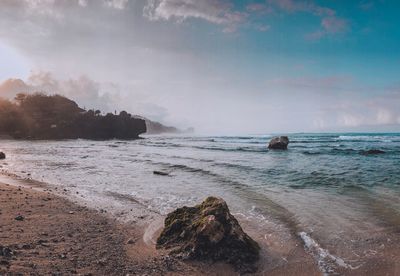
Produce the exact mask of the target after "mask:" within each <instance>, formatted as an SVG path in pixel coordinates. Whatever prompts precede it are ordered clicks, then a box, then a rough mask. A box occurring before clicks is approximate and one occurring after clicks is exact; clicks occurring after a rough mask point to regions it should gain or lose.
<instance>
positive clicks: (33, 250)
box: [0, 173, 321, 275]
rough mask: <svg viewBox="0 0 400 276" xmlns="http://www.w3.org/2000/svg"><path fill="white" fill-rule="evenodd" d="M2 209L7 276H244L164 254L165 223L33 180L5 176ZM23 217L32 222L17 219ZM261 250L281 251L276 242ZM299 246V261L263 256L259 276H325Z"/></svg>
mask: <svg viewBox="0 0 400 276" xmlns="http://www.w3.org/2000/svg"><path fill="white" fill-rule="evenodd" d="M0 206H1V208H0V210H1V212H0V218H1V220H0V246H3V247H4V248H8V249H10V250H11V251H12V256H11V257H10V258H9V257H6V256H0V260H1V262H0V274H1V273H18V272H22V273H33V274H38V275H39V274H48V273H53V272H56V273H60V274H63V273H67V274H71V273H72V274H80V275H126V274H131V275H132V274H133V275H136V274H145V275H146V274H147V275H160V273H161V274H163V275H238V273H237V272H235V271H234V270H233V268H232V267H231V266H230V265H227V264H222V263H214V264H210V263H206V262H205V263H202V262H195V261H182V260H178V259H175V258H172V257H170V256H167V252H165V251H163V250H156V249H155V237H156V236H157V234H158V233H159V232H160V230H161V227H162V223H163V220H161V221H160V220H154V218H150V217H147V216H142V219H141V220H132V219H127V216H124V215H123V214H122V215H121V214H118V212H117V213H115V212H114V213H113V212H107V211H106V210H103V209H100V208H95V206H87V205H86V204H84V201H82V200H79V198H78V199H77V200H76V201H75V200H74V199H73V198H72V197H71V195H68V194H67V192H65V191H64V190H62V189H61V191H60V189H57V187H53V186H51V185H50V184H47V183H42V182H39V181H35V180H32V179H30V178H27V179H23V178H20V177H18V176H16V175H13V174H10V173H7V174H4V173H2V174H0ZM142 207H143V206H142ZM136 211H137V213H141V211H140V210H136ZM18 215H22V216H23V217H24V219H23V220H22V221H17V220H15V218H16V217H17V216H18ZM162 218H163V217H162ZM239 220H240V218H239ZM98 228H100V229H98ZM244 228H248V227H244ZM245 230H247V229H245ZM249 233H251V234H254V235H255V234H256V233H253V232H252V230H251V229H249ZM93 241H95V242H94V243H93ZM258 241H259V240H258ZM261 246H262V248H266V247H267V246H268V247H271V248H274V250H273V251H276V250H278V247H280V245H278V244H274V243H273V242H272V243H271V242H267V243H263V244H261ZM296 247H297V248H296V250H295V251H296V252H294V253H293V252H291V255H292V257H293V258H294V259H293V260H291V259H289V260H287V259H282V258H280V257H279V256H276V254H275V253H273V252H272V251H270V250H267V251H268V252H267V251H266V250H262V252H261V260H262V261H260V264H259V270H258V272H257V273H256V275H263V273H268V274H269V275H282V274H285V275H299V274H298V273H299V271H301V273H302V274H300V275H321V273H320V271H319V270H318V268H317V266H316V265H315V264H314V262H313V259H312V257H311V256H309V255H308V254H305V252H304V251H303V250H302V247H301V246H297V245H296ZM83 249H85V250H83ZM89 249H90V250H89ZM279 250H280V251H281V250H282V248H280V249H279ZM279 250H278V251H279ZM284 250H285V251H287V250H288V248H286V249H284ZM93 253H94V254H93ZM117 256H118V257H117ZM289 262H290V263H289ZM103 273H104V274H103Z"/></svg>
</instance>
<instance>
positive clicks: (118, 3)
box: [104, 0, 129, 10]
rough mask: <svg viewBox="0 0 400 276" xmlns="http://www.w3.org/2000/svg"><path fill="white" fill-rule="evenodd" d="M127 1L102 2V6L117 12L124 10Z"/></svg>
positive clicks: (111, 0)
mask: <svg viewBox="0 0 400 276" xmlns="http://www.w3.org/2000/svg"><path fill="white" fill-rule="evenodd" d="M128 1H129V0H104V4H105V5H106V6H107V7H110V8H114V9H117V10H123V9H125V7H126V5H127V4H128Z"/></svg>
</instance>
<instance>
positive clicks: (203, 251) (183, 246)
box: [157, 197, 260, 272]
mask: <svg viewBox="0 0 400 276" xmlns="http://www.w3.org/2000/svg"><path fill="white" fill-rule="evenodd" d="M164 226H165V227H164V229H163V231H162V233H161V234H160V236H159V237H158V239H157V248H166V249H173V250H172V251H171V254H175V255H178V256H181V257H183V258H188V259H195V260H211V261H223V262H226V263H230V264H232V265H233V266H234V267H235V269H237V270H239V271H240V272H254V271H255V270H256V267H255V263H256V262H257V260H258V258H259V251H260V247H259V245H258V244H257V243H256V242H255V241H254V240H253V239H252V238H250V237H249V236H248V235H247V234H246V233H245V232H244V231H243V229H242V228H241V227H240V225H239V223H238V221H237V220H236V219H235V217H234V216H233V215H231V213H230V212H229V209H228V206H227V204H226V202H225V201H224V200H223V199H221V198H215V197H208V198H207V199H206V200H204V201H203V202H202V203H201V204H200V205H196V206H194V207H186V206H185V207H182V208H179V209H176V210H175V211H174V212H172V213H170V214H168V216H167V218H166V219H165V225H164Z"/></svg>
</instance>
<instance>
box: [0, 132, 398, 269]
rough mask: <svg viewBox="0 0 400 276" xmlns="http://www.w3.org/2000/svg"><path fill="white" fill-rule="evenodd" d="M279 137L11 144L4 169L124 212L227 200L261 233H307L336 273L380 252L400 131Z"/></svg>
mask: <svg viewBox="0 0 400 276" xmlns="http://www.w3.org/2000/svg"><path fill="white" fill-rule="evenodd" d="M270 137H271V136H270V135H259V136H240V137H238V136H215V137H203V136H193V137H188V136H186V137H184V136H149V137H146V139H143V140H136V141H117V140H111V141H87V140H78V141H29V142H26V141H3V142H2V150H4V151H6V152H7V153H8V159H7V160H6V161H2V163H0V164H1V165H2V169H3V170H4V171H8V172H13V173H16V174H17V175H19V176H21V177H26V176H27V174H28V173H29V174H31V175H30V176H31V177H32V178H33V179H35V180H39V181H43V182H47V183H49V184H51V185H54V186H59V187H62V188H67V189H68V190H69V193H70V195H71V196H72V195H75V193H76V192H78V193H79V195H76V196H78V197H80V198H81V200H83V201H84V202H87V203H95V204H100V205H102V206H104V208H110V207H111V206H114V207H115V206H117V208H119V210H120V211H129V209H131V207H132V205H131V204H129V200H131V202H139V203H140V204H141V205H143V206H144V207H145V208H147V209H149V210H151V211H154V212H156V213H159V214H166V213H167V212H169V211H171V210H172V209H174V208H177V207H180V206H182V205H193V204H196V203H198V202H200V201H201V200H202V199H203V198H205V197H206V196H209V195H216V196H221V197H223V198H224V199H226V200H227V202H228V204H229V206H230V208H231V209H232V211H233V213H235V214H236V215H237V216H238V218H239V219H240V220H241V221H245V223H246V224H247V225H248V227H249V228H251V229H255V231H256V232H257V233H258V235H259V236H260V237H263V236H264V235H267V234H268V233H275V234H277V233H278V235H280V234H279V233H283V232H285V231H286V232H288V233H293V235H297V236H299V237H301V238H302V240H303V246H305V247H306V249H307V250H308V251H309V253H310V254H312V255H313V256H314V257H315V258H316V259H317V260H318V264H319V265H320V267H321V269H322V270H323V271H324V272H326V273H330V272H332V273H333V272H335V270H336V269H337V268H338V267H345V268H347V269H351V268H356V267H358V266H360V265H363V264H365V258H367V257H368V256H370V254H379V252H380V250H381V249H382V245H383V246H385V243H386V242H389V240H390V238H389V237H390V236H391V235H392V234H393V233H396V231H398V230H399V225H400V224H399V222H400V214H399V212H398V210H399V208H400V172H399V170H398V168H399V167H400V155H399V153H400V134H390V133H380V134H377V133H374V134H367V133H365V134H360V133H357V134H346V133H343V134H293V135H290V136H289V138H290V144H289V150H287V151H271V150H268V149H267V142H268V141H269V138H270ZM370 149H379V150H382V151H384V152H385V153H383V154H375V155H368V154H366V151H367V150H370ZM154 170H161V171H165V172H169V173H170V175H169V176H158V175H153V171H154ZM60 190H61V189H60ZM127 199H129V200H128V201H127ZM283 229H285V230H283ZM281 238H282V239H284V237H283V235H282V237H281ZM368 239H376V240H378V241H379V242H373V243H368V242H367V241H368ZM366 240H367V241H366ZM332 252H334V254H333V253H332ZM331 253H332V254H331Z"/></svg>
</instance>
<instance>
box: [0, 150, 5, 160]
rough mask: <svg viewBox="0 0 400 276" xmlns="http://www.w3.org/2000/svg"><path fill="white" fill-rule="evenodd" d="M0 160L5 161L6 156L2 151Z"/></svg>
mask: <svg viewBox="0 0 400 276" xmlns="http://www.w3.org/2000/svg"><path fill="white" fill-rule="evenodd" d="M1 159H6V154H5V153H4V152H2V151H0V160H1Z"/></svg>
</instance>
